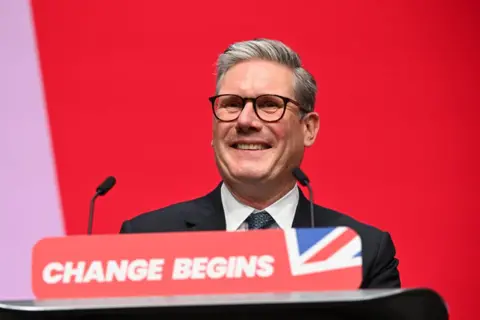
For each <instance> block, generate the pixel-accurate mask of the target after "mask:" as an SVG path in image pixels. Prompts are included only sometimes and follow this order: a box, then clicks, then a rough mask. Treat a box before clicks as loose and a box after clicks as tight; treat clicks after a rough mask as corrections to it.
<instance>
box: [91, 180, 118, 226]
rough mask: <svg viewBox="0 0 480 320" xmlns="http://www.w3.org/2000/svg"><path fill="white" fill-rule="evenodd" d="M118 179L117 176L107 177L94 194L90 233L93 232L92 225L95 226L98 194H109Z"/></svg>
mask: <svg viewBox="0 0 480 320" xmlns="http://www.w3.org/2000/svg"><path fill="white" fill-rule="evenodd" d="M116 182H117V180H116V179H115V177H112V176H110V177H108V178H107V179H105V180H104V181H103V182H102V184H101V185H99V186H98V187H97V191H96V192H95V195H94V196H93V198H92V200H91V201H90V216H89V217H88V232H87V233H88V234H89V235H90V234H92V227H93V211H94V208H95V200H96V199H97V197H98V196H104V195H106V194H107V192H108V191H110V189H112V188H113V186H114V185H115V183H116Z"/></svg>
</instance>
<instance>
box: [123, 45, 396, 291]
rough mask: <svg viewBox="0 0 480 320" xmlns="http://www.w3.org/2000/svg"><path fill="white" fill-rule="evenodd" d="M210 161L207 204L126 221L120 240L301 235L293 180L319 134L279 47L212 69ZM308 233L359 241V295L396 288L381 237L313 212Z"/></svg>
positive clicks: (311, 100)
mask: <svg viewBox="0 0 480 320" xmlns="http://www.w3.org/2000/svg"><path fill="white" fill-rule="evenodd" d="M216 81H217V82H216V93H215V96H213V97H211V98H210V102H211V104H212V111H213V140H212V147H213V148H214V151H215V160H216V163H217V167H218V170H219V172H220V175H221V177H222V182H221V183H220V184H219V185H218V187H217V188H215V190H213V191H211V192H210V193H208V194H207V195H206V196H204V197H201V198H198V199H194V200H190V201H186V202H182V203H177V204H174V205H170V206H167V207H165V208H162V209H159V210H155V211H153V212H148V213H144V214H142V215H139V216H137V217H135V218H133V219H131V220H128V221H125V222H124V223H123V225H122V227H121V231H120V232H121V233H141V232H169V231H201V230H228V231H235V230H251V229H265V228H282V229H287V228H291V227H293V228H308V227H310V226H311V225H310V209H309V208H310V207H309V201H308V200H307V199H306V197H305V196H304V194H303V193H302V191H301V190H300V189H299V188H298V186H297V183H296V180H295V178H294V176H293V175H292V169H293V168H295V167H299V166H300V164H301V162H302V159H303V155H304V150H305V148H307V147H310V146H311V145H312V144H313V143H314V141H315V139H316V137H317V133H318V130H319V116H318V114H317V113H316V112H314V105H315V96H316V92H317V86H316V82H315V80H314V78H313V76H312V75H311V74H310V73H309V72H308V71H307V70H305V69H304V68H303V67H302V64H301V60H300V58H299V56H298V54H297V53H295V52H294V51H293V50H291V49H290V48H289V47H287V46H286V45H285V44H283V43H281V42H279V41H274V40H269V39H255V40H251V41H245V42H238V43H235V44H232V45H231V46H229V47H228V49H227V50H226V51H225V52H224V53H223V54H221V55H220V57H219V59H218V61H217V79H216ZM314 211H315V212H314V215H315V226H316V227H326V226H347V227H350V228H352V229H354V230H355V231H356V232H357V233H358V234H359V235H360V237H361V239H362V255H363V278H364V279H363V282H362V285H361V287H362V288H395V287H400V277H399V272H398V269H397V266H398V260H397V259H396V257H395V247H394V244H393V242H392V239H391V237H390V235H389V234H388V233H387V232H383V231H380V230H379V229H377V228H375V227H372V226H369V225H366V224H364V223H361V222H359V221H356V220H354V219H353V218H351V217H349V216H347V215H344V214H342V213H339V212H335V211H333V210H330V209H327V208H324V207H321V206H319V205H315V210H314Z"/></svg>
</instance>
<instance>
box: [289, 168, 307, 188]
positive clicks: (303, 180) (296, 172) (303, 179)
mask: <svg viewBox="0 0 480 320" xmlns="http://www.w3.org/2000/svg"><path fill="white" fill-rule="evenodd" d="M292 174H293V176H294V177H295V179H297V181H298V182H300V184H301V185H302V186H307V184H308V183H309V182H310V180H309V179H308V177H307V175H306V174H305V173H303V171H302V170H301V169H300V168H299V167H295V168H294V169H293V170H292Z"/></svg>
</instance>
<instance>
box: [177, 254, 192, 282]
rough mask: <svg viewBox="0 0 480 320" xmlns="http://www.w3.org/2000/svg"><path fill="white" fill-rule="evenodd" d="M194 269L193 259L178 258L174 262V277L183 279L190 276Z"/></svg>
mask: <svg viewBox="0 0 480 320" xmlns="http://www.w3.org/2000/svg"><path fill="white" fill-rule="evenodd" d="M191 270H192V259H188V258H177V259H175V262H174V263H173V274H172V279H174V280H183V279H188V278H190V274H191Z"/></svg>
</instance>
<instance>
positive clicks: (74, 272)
mask: <svg viewBox="0 0 480 320" xmlns="http://www.w3.org/2000/svg"><path fill="white" fill-rule="evenodd" d="M86 264H87V263H86V262H85V261H80V262H78V263H77V265H76V266H74V263H73V262H72V261H68V262H67V263H65V269H64V271H63V279H62V280H63V283H70V282H72V277H75V282H76V283H81V282H82V280H83V279H82V278H83V274H84V273H85V265H86Z"/></svg>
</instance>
